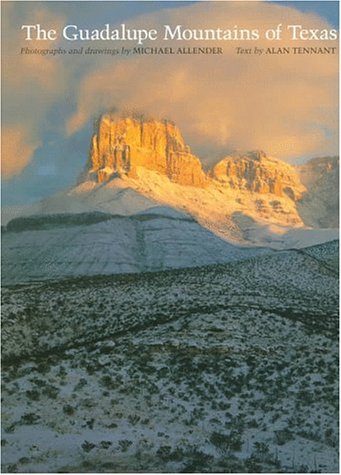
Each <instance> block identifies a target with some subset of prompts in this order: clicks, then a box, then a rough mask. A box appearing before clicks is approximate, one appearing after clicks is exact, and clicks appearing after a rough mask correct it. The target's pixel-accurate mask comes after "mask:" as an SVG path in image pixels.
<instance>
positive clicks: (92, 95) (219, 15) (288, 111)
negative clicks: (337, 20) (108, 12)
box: [67, 2, 338, 161]
mask: <svg viewBox="0 0 341 475" xmlns="http://www.w3.org/2000/svg"><path fill="white" fill-rule="evenodd" d="M279 23H281V24H282V25H283V28H285V26H286V25H287V24H300V25H303V26H306V27H309V28H319V29H323V28H330V26H329V25H328V24H327V23H325V22H324V21H323V20H321V19H320V18H319V17H318V16H315V15H312V14H307V13H302V12H298V11H297V10H295V9H293V8H288V7H284V6H280V5H274V4H269V3H267V2H263V3H259V2H256V3H252V4H251V3H248V2H217V3H214V4H207V3H203V4H197V5H192V6H189V7H187V8H182V9H181V11H177V10H169V11H162V12H159V13H158V14H154V15H149V16H148V17H141V18H139V19H135V20H134V22H131V24H130V25H131V26H133V25H135V27H136V25H143V26H144V27H145V26H153V27H157V28H158V29H159V31H160V32H161V31H162V25H164V24H170V25H177V24H181V25H183V27H184V28H217V27H221V28H223V29H225V28H233V27H234V26H237V27H239V28H248V29H255V28H258V29H260V30H261V33H262V32H264V31H265V30H266V29H268V28H274V27H275V26H277V25H278V24H279ZM322 43H323V44H322ZM328 45H329V46H330V45H333V46H336V42H335V43H334V44H333V43H330V42H328V41H326V42H316V41H291V40H290V39H289V36H288V32H286V31H284V34H283V39H282V40H281V41H265V40H264V39H263V40H262V39H260V40H259V41H255V42H251V41H227V42H206V43H202V42H194V41H189V42H180V41H179V42H175V41H174V42H173V43H172V45H171V44H168V43H167V42H162V41H159V42H158V45H157V46H163V47H165V46H173V47H175V48H176V47H177V46H185V47H193V46H220V47H223V49H224V54H223V55H221V56H215V55H207V56H201V55H188V54H184V55H164V56H162V55H155V56H151V55H150V56H147V55H144V56H133V57H130V58H127V59H121V60H120V59H117V58H116V59H115V61H112V62H111V63H112V64H110V65H104V66H100V67H98V68H97V69H96V70H95V71H92V72H90V73H89V74H87V75H85V76H84V78H83V80H82V81H81V83H80V86H79V92H78V105H77V110H76V112H75V113H74V114H73V115H72V116H71V117H70V119H69V121H68V123H67V130H68V133H73V132H74V131H76V130H78V129H79V128H81V127H82V126H83V125H84V124H85V123H86V122H87V121H88V120H89V118H91V117H92V116H94V115H95V114H96V113H97V112H98V111H100V110H103V109H105V108H106V107H108V106H114V107H115V108H116V109H118V110H122V109H138V110H141V111H143V112H145V113H147V114H150V115H152V116H156V117H169V118H171V119H173V120H174V121H175V122H176V123H177V124H178V125H179V126H180V128H181V130H182V132H183V134H184V136H185V138H186V140H187V141H188V143H189V144H191V145H193V146H194V148H195V150H197V151H200V150H202V151H204V152H205V154H206V156H207V160H208V161H213V160H214V159H215V157H216V156H217V155H221V154H223V153H224V151H226V150H228V149H235V148H239V149H256V148H257V149H258V148H262V149H264V150H266V151H267V152H268V153H270V154H273V155H276V156H279V157H280V158H283V159H291V158H295V157H300V156H304V155H305V156H306V155H319V154H333V153H335V152H336V150H337V107H338V105H337V88H338V62H337V59H336V57H335V56H333V55H313V56H311V55H293V54H290V55H283V54H282V55H281V54H273V55H266V56H265V55H263V56H262V57H258V56H254V55H248V54H236V47H243V48H254V46H257V47H258V48H261V47H262V48H266V47H274V48H275V49H277V50H278V48H280V47H287V46H290V47H293V46H295V47H298V46H305V47H306V46H309V47H310V46H328ZM96 46H98V45H96ZM148 46H150V45H148ZM152 46H155V44H153V45H152Z"/></svg>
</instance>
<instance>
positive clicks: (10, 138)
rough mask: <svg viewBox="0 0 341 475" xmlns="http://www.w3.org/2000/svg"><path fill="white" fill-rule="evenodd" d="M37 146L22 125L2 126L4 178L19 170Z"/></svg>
mask: <svg viewBox="0 0 341 475" xmlns="http://www.w3.org/2000/svg"><path fill="white" fill-rule="evenodd" d="M38 146H39V143H38V142H37V141H35V139H34V138H33V137H32V134H30V133H29V132H28V130H27V129H26V128H25V127H23V126H16V127H3V129H2V133H1V152H2V174H3V176H4V178H8V177H10V176H13V175H16V174H18V173H19V172H21V171H22V170H23V169H24V168H25V167H26V166H27V165H28V163H29V161H30V159H31V157H32V154H33V152H34V150H35V149H36V148H37V147H38Z"/></svg>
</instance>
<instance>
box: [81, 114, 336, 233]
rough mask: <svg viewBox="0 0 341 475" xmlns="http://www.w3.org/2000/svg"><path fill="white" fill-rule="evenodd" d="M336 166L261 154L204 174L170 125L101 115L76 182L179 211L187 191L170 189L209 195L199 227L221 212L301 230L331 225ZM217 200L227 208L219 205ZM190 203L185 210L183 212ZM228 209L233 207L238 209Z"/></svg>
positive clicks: (241, 155) (235, 157)
mask: <svg viewBox="0 0 341 475" xmlns="http://www.w3.org/2000/svg"><path fill="white" fill-rule="evenodd" d="M338 166H339V161H338V158H337V157H325V158H321V159H313V160H311V161H309V162H307V163H306V164H305V165H303V166H300V167H298V166H292V165H289V164H288V163H285V162H282V161H281V160H278V159H275V158H273V157H269V156H267V155H266V154H265V153H264V152H262V151H253V152H235V153H233V154H230V155H228V156H226V157H225V158H224V159H223V160H221V161H220V162H219V163H217V164H216V165H215V166H214V167H213V169H212V170H210V171H209V172H208V173H207V174H206V173H205V172H204V171H203V168H202V164H201V162H200V160H199V158H197V157H196V156H195V155H193V154H192V153H191V150H190V148H189V146H188V145H186V144H185V142H184V139H183V137H182V135H181V132H180V131H179V129H178V128H177V127H176V126H175V125H174V123H173V122H171V121H168V120H164V121H157V120H150V119H145V118H142V117H126V118H117V117H116V116H114V115H113V114H110V113H107V114H104V115H102V116H101V118H100V119H99V121H98V124H97V126H96V130H95V132H94V134H93V136H92V139H91V147H90V155H89V160H88V164H87V167H86V169H85V170H84V173H83V175H82V176H81V177H80V182H83V181H89V180H90V181H92V182H95V183H106V182H108V181H109V180H111V179H112V178H114V177H120V178H123V181H125V182H126V183H128V182H129V183H130V185H129V186H131V187H133V188H134V187H135V188H136V189H137V190H138V191H142V192H143V194H144V195H145V196H148V197H151V198H152V199H154V200H155V201H160V202H162V203H164V204H167V203H168V201H169V200H170V201H172V199H173V200H175V201H176V202H177V205H179V206H180V205H181V203H180V202H185V201H186V199H185V197H184V194H186V193H187V192H190V191H191V190H186V191H185V190H184V189H180V190H179V189H178V188H176V187H174V186H172V183H174V184H176V185H186V186H191V187H195V188H207V191H208V192H209V193H211V194H212V193H213V195H215V194H216V193H218V195H217V196H219V197H220V199H219V200H218V201H217V202H216V203H215V205H214V209H213V210H206V211H205V212H206V215H207V216H206V218H205V219H208V220H210V219H211V217H212V216H211V215H212V213H214V212H215V211H216V209H218V208H219V209H220V208H221V209H222V212H223V210H225V211H224V212H225V215H229V214H233V213H234V212H236V213H241V212H242V213H244V214H245V213H246V214H248V215H250V216H251V215H252V216H254V217H255V216H256V217H257V219H258V218H259V219H261V220H263V221H264V222H265V221H266V222H274V223H277V224H281V225H282V224H283V225H285V226H297V225H302V224H303V223H304V224H306V225H309V226H313V227H318V228H319V227H335V226H337V225H338ZM155 172H157V174H155ZM153 173H154V175H153ZM149 175H150V176H149ZM147 176H148V177H149V178H148V179H147V178H146V177H147ZM130 178H133V179H135V180H129V179H130ZM136 178H138V180H136ZM158 180H159V181H160V180H161V181H160V183H162V189H163V191H162V193H161V192H160V193H161V195H162V196H160V193H159V191H160V190H159V188H160V187H161V185H160V183H158V184H156V182H158ZM135 188H134V189H135ZM192 191H193V192H194V193H197V191H196V190H192ZM179 194H180V196H178V195H179ZM170 195H173V198H171V196H170ZM225 195H226V200H228V201H226V200H225V201H224V199H223V196H225ZM260 195H263V196H260ZM178 198H179V200H180V202H179V203H178ZM193 199H194V198H193ZM201 200H202V202H201ZM205 200H206V201H205ZM197 201H198V202H200V207H203V204H202V203H204V202H206V204H205V206H204V207H203V208H205V207H207V206H208V205H207V203H209V201H210V200H209V198H208V197H206V198H205V199H204V195H203V194H202V192H200V195H198V196H197V197H196V198H195V199H194V202H197ZM220 201H223V203H221V202H220ZM191 202H192V201H191V199H190V200H189V204H188V203H187V205H188V206H189V208H191V206H192V205H191V204H190V203H191ZM234 202H236V203H239V205H240V207H239V208H238V207H237V208H238V209H237V208H235V205H234ZM227 203H228V204H227ZM243 203H244V205H243ZM245 203H246V204H245ZM187 205H186V206H187ZM239 205H238V206H239ZM212 206H213V205H212ZM243 206H244V208H243ZM183 207H185V205H183ZM217 219H218V218H217ZM221 219H222V218H221V216H219V220H221Z"/></svg>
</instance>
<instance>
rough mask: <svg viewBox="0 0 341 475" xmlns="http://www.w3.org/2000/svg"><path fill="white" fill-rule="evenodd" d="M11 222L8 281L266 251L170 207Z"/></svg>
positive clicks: (187, 263) (5, 246)
mask: <svg viewBox="0 0 341 475" xmlns="http://www.w3.org/2000/svg"><path fill="white" fill-rule="evenodd" d="M100 219H101V220H100ZM96 221H97V222H96ZM98 221H99V222H98ZM80 223H82V224H80ZM8 228H9V229H10V231H8V232H6V233H4V235H3V239H2V251H3V252H2V256H3V258H2V259H3V260H2V263H3V283H4V284H13V283H19V282H28V281H36V280H46V279H63V278H68V277H77V276H84V275H105V274H106V275H108V274H117V273H131V272H143V271H160V270H164V269H172V268H182V267H193V266H203V265H207V264H215V263H223V262H230V261H236V260H241V259H245V258H247V257H250V256H251V255H256V254H259V253H261V252H265V251H264V250H261V249H243V248H239V247H237V246H233V245H231V244H229V243H227V242H226V241H224V240H222V239H220V238H219V237H217V236H216V235H215V234H213V233H211V232H210V231H208V230H207V229H205V228H203V227H202V226H200V225H199V224H198V223H197V222H196V221H194V220H193V218H192V217H190V216H188V215H186V214H183V213H180V212H178V211H176V210H173V209H169V208H164V207H155V208H152V209H150V210H148V211H146V212H140V213H138V214H135V215H132V216H129V217H127V216H120V215H115V216H111V219H110V215H107V214H104V213H102V214H100V213H93V215H91V213H87V214H80V215H79V214H74V215H45V216H43V215H39V216H38V217H32V218H18V219H16V220H13V221H12V222H11V223H9V225H8Z"/></svg>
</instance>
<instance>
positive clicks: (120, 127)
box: [82, 113, 206, 187]
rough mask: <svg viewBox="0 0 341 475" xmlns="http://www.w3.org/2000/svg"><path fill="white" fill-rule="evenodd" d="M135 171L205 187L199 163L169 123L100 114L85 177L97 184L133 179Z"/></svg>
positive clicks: (174, 127) (167, 121) (170, 122)
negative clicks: (117, 177)
mask: <svg viewBox="0 0 341 475" xmlns="http://www.w3.org/2000/svg"><path fill="white" fill-rule="evenodd" d="M138 167H144V168H147V169H149V170H153V171H156V172H158V173H161V174H163V175H166V176H167V177H168V178H169V179H170V180H171V181H173V182H175V183H179V184H181V185H192V186H199V187H200V186H204V185H205V183H206V176H205V173H204V171H203V169H202V166H201V162H200V160H199V159H198V158H197V157H196V156H195V155H193V154H192V153H191V150H190V147H189V146H188V145H186V144H185V142H184V139H183V137H182V135H181V132H180V130H179V129H178V128H177V127H176V126H175V124H174V123H173V122H172V121H169V120H163V121H157V120H152V119H144V118H143V116H140V117H138V118H137V117H134V116H132V117H124V118H117V117H115V116H114V115H113V114H111V113H108V114H103V115H102V116H101V117H100V119H99V121H98V124H97V130H96V131H95V132H94V134H93V136H92V139H91V147H90V156H89V161H88V165H87V167H86V170H85V177H86V178H88V179H94V180H95V181H97V182H98V183H103V182H106V181H109V180H110V179H111V178H113V177H115V176H128V177H132V178H135V177H136V176H137V168H138ZM82 178H84V174H83V176H82Z"/></svg>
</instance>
